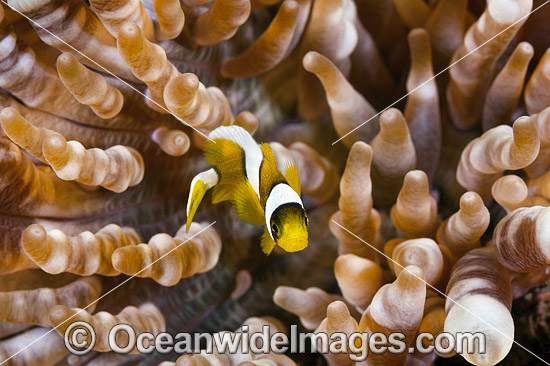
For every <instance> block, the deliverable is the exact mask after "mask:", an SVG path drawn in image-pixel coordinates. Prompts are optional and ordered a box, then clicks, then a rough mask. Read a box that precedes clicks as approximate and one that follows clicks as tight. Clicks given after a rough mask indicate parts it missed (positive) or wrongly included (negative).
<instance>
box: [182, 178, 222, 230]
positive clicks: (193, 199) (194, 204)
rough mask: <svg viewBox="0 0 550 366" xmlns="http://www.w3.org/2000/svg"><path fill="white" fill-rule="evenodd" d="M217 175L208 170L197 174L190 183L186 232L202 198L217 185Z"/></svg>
mask: <svg viewBox="0 0 550 366" xmlns="http://www.w3.org/2000/svg"><path fill="white" fill-rule="evenodd" d="M218 180H219V178H218V174H217V173H216V171H215V170H214V169H208V170H207V171H204V172H202V173H199V174H197V175H196V176H195V178H193V181H191V188H190V190H189V199H188V200H187V223H186V231H189V226H191V222H192V221H193V217H195V213H196V212H197V209H198V208H199V205H200V203H201V201H202V198H203V197H204V195H205V194H206V191H208V190H209V189H210V188H212V187H214V186H215V185H216V184H217V183H218Z"/></svg>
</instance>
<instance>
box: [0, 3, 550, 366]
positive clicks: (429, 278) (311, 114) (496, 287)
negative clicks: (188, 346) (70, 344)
mask: <svg viewBox="0 0 550 366" xmlns="http://www.w3.org/2000/svg"><path fill="white" fill-rule="evenodd" d="M0 6H1V11H0V19H1V22H0V108H1V111H0V123H1V125H2V129H0V362H1V361H6V362H5V363H4V364H5V365H31V366H33V365H42V366H47V365H67V364H69V365H160V364H162V365H163V366H170V365H174V362H175V365H178V366H180V365H247V366H250V365H296V364H298V365H311V364H315V365H322V364H329V365H349V364H352V363H353V362H352V361H350V360H349V358H348V355H347V354H343V355H325V357H323V356H321V355H318V354H311V353H309V354H292V355H291V354H287V355H276V354H273V353H270V354H268V355H260V356H259V355H242V354H238V355H204V354H203V355H193V356H191V355H185V356H182V357H181V358H180V359H179V360H178V361H176V359H178V355H177V354H175V353H171V354H168V355H160V354H158V353H156V352H154V353H152V354H150V355H139V354H132V355H118V354H115V353H113V352H107V351H108V349H107V348H106V344H107V343H106V338H107V334H108V329H109V328H110V327H111V326H112V325H114V324H116V323H120V322H125V323H129V324H131V325H133V326H134V327H135V328H136V329H138V330H141V331H149V332H153V333H155V334H158V333H160V332H163V331H166V332H168V333H170V334H176V333H178V332H195V331H196V332H210V333H215V332H220V331H224V330H229V331H233V330H235V329H237V328H239V327H240V326H241V324H243V323H245V322H246V324H250V325H251V328H253V327H259V328H257V329H261V325H263V324H268V325H270V326H272V327H273V329H281V330H286V331H288V329H289V326H290V325H291V324H299V325H300V330H302V331H306V330H307V331H315V332H328V333H333V332H337V331H342V332H346V333H349V332H353V331H361V332H363V331H368V332H377V331H380V332H384V333H391V332H402V333H404V334H405V335H406V342H407V344H408V345H410V344H412V343H411V342H413V341H414V338H415V335H416V334H417V333H419V332H427V331H429V332H431V333H433V334H434V335H437V334H439V333H441V332H443V331H445V332H450V333H453V334H454V333H456V332H460V331H470V332H475V331H483V332H484V333H485V334H486V337H487V353H486V354H480V353H475V354H473V355H462V356H460V355H454V356H453V357H449V356H448V355H447V356H444V355H437V354H435V353H432V354H430V355H419V354H413V355H406V354H402V355H392V354H390V353H387V352H386V353H384V354H380V355H374V354H372V355H369V358H368V359H367V360H366V361H365V362H363V363H360V364H365V365H448V364H450V365H455V364H456V365H465V364H468V362H470V363H473V364H477V365H493V364H496V363H499V362H500V364H502V365H527V364H529V365H535V364H543V362H542V361H541V360H544V361H546V362H550V356H549V353H548V352H549V349H548V344H549V343H548V341H549V339H550V328H549V326H550V325H549V322H550V310H549V309H550V290H549V287H548V276H549V274H550V272H549V266H550V249H549V239H548V238H549V237H550V236H549V235H550V233H549V230H550V208H548V206H550V185H549V184H550V23H549V22H548V19H550V4H548V2H545V1H542V0H488V1H483V0H429V1H428V0H284V1H280V0H214V1H211V2H209V1H208V0H181V1H180V0H141V1H140V0H115V1H108V0H89V1H84V0H7V1H4V0H2V1H1V4H0ZM365 122H366V123H365ZM232 124H236V125H239V126H242V127H243V128H245V129H246V130H247V131H248V132H250V133H251V134H253V136H254V138H255V140H256V141H258V142H269V143H270V145H271V147H272V149H273V151H274V153H275V155H276V158H277V160H278V163H279V162H280V164H284V161H285V159H288V158H290V159H292V160H293V161H294V163H295V164H296V166H297V168H298V171H299V175H300V181H301V187H302V199H303V202H304V204H305V208H306V210H307V212H308V216H309V222H310V227H309V245H308V247H307V248H306V249H305V250H303V251H301V252H297V253H286V252H284V251H282V250H281V249H280V248H278V249H276V250H275V251H274V252H273V253H272V254H271V255H269V256H265V255H264V254H263V253H262V252H261V249H260V245H259V243H260V238H261V234H262V232H263V228H261V227H259V226H253V225H248V224H245V223H243V222H242V221H241V220H239V218H238V216H237V213H236V211H235V209H234V208H233V207H232V206H231V204H230V203H228V202H223V203H221V204H218V205H212V204H211V203H210V196H211V195H210V194H209V193H208V194H207V195H206V198H205V200H204V202H203V204H202V205H201V207H200V208H199V210H198V211H197V215H196V217H195V222H194V223H193V225H192V226H191V229H190V231H189V232H188V233H186V231H185V220H186V213H185V212H186V206H187V198H188V195H189V186H190V184H191V180H192V178H193V177H194V176H195V175H196V174H197V173H198V172H200V171H203V170H205V169H206V168H207V166H208V164H207V163H206V160H205V159H204V156H203V152H202V147H203V145H204V142H205V135H207V134H208V133H209V132H210V131H212V130H214V129H215V128H217V127H219V126H224V125H232ZM281 166H283V165H281ZM213 222H215V223H214V224H212V223H213ZM182 242H184V244H182V245H179V244H180V243H182ZM178 245H179V246H178ZM176 247H177V249H176ZM373 248H376V249H377V250H375V249H373ZM163 255H165V257H163V258H162V259H160V260H159V258H161V257H162V256H163ZM157 260H158V261H157ZM146 266H148V267H147V268H146V269H145V270H143V271H142V269H143V268H144V267H146ZM136 273H137V276H136V277H133V278H131V276H133V275H134V274H136ZM426 283H427V284H428V285H426ZM117 286H119V287H117ZM115 287H116V289H115V290H114V291H111V290H112V289H114V288H115ZM443 294H445V295H446V296H448V297H450V298H451V300H448V299H447V298H446V297H443V296H442V295H443ZM98 299H99V301H96V300H98ZM91 303H92V305H91V306H89V307H87V306H88V305H89V304H91ZM85 307H86V309H85V310H84V311H83V312H79V313H77V312H78V309H82V308H85ZM71 316H74V317H73V318H72V320H73V321H74V320H85V321H88V322H90V324H92V325H93V326H94V328H95V329H96V331H97V333H98V341H97V344H96V346H95V347H94V351H92V352H91V353H89V354H88V355H85V356H80V357H79V356H74V355H70V354H69V351H68V350H67V348H66V347H65V345H64V343H63V338H62V337H61V336H60V334H63V332H64V330H65V329H66V328H67V326H68V325H69V322H65V320H66V319H67V318H69V317H71ZM52 327H56V329H55V331H50V330H52ZM512 340H515V341H516V342H518V343H519V345H518V344H514V343H513V342H512ZM33 341H36V343H33V344H32V345H31V346H29V347H28V348H25V349H24V350H23V351H21V352H20V353H17V354H16V352H18V351H20V350H21V349H23V348H24V347H26V346H27V345H28V344H30V343H31V342H33ZM523 347H524V348H526V349H528V350H529V351H531V352H532V353H530V352H529V351H526V350H525V349H524V348H523ZM14 354H15V355H14ZM12 355H14V356H13V357H11V356H12ZM358 364H359V363H358Z"/></svg>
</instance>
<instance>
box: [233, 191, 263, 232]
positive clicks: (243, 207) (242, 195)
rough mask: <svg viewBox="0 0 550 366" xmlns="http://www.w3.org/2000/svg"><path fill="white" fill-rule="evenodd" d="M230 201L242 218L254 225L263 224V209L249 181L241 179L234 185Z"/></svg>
mask: <svg viewBox="0 0 550 366" xmlns="http://www.w3.org/2000/svg"><path fill="white" fill-rule="evenodd" d="M232 201H233V203H234V204H235V207H236V208H237V213H238V214H239V217H240V218H241V219H242V220H244V221H246V222H248V223H250V224H254V225H265V216H264V211H263V209H262V206H261V205H260V200H259V199H258V195H257V194H256V192H255V191H254V188H252V185H251V184H250V182H248V181H242V182H241V183H239V184H238V185H237V186H236V187H235V191H234V193H233V198H232Z"/></svg>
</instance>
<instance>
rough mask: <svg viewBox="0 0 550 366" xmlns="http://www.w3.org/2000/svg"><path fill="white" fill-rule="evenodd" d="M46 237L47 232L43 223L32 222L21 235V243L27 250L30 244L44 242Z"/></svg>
mask: <svg viewBox="0 0 550 366" xmlns="http://www.w3.org/2000/svg"><path fill="white" fill-rule="evenodd" d="M46 238H47V233H46V230H45V229H44V228H43V227H42V225H38V224H32V225H30V226H28V227H27V228H26V229H25V230H24V231H23V235H22V236H21V244H22V246H23V248H24V249H25V250H26V249H27V247H28V246H29V245H32V244H35V243H42V242H44V241H45V240H46Z"/></svg>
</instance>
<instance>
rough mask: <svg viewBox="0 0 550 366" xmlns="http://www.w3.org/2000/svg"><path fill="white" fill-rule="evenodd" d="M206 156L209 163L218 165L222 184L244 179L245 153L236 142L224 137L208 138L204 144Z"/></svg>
mask: <svg viewBox="0 0 550 366" xmlns="http://www.w3.org/2000/svg"><path fill="white" fill-rule="evenodd" d="M204 157H205V158H206V161H207V162H208V163H209V164H211V165H213V166H215V167H216V170H217V171H218V173H219V175H220V182H219V183H220V184H235V182H238V181H241V180H244V177H245V171H244V169H245V168H244V153H243V149H242V148H241V147H240V146H239V145H238V144H237V143H236V142H233V141H230V140H224V139H222V138H219V139H218V138H217V139H215V140H214V141H210V140H208V141H206V143H205V144H204Z"/></svg>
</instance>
